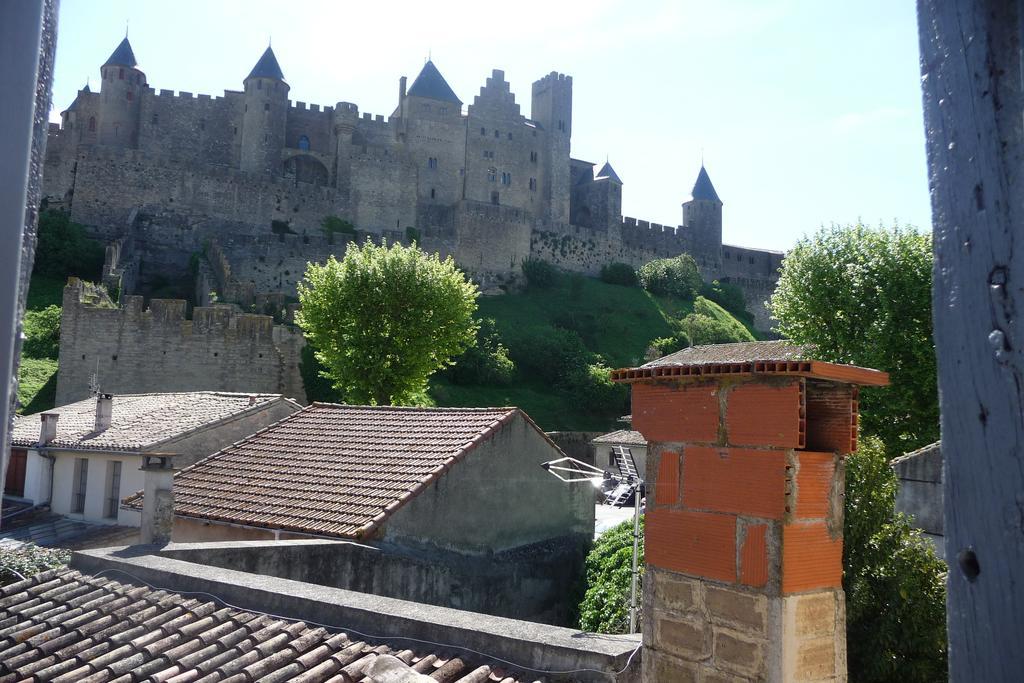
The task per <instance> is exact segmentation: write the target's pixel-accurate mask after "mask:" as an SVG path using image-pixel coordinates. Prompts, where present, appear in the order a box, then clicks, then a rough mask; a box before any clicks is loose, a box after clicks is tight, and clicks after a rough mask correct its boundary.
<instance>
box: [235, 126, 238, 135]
mask: <svg viewBox="0 0 1024 683" xmlns="http://www.w3.org/2000/svg"><path fill="white" fill-rule="evenodd" d="M234 135H238V126H235V132H234Z"/></svg>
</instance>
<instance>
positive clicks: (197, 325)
mask: <svg viewBox="0 0 1024 683" xmlns="http://www.w3.org/2000/svg"><path fill="white" fill-rule="evenodd" d="M63 306H64V308H63V313H62V316H61V333H60V366H59V369H58V372H57V405H64V404H67V403H72V402H74V401H78V400H81V399H84V398H88V397H89V395H90V388H91V384H92V382H93V377H94V376H95V377H96V379H97V381H98V384H99V387H100V389H101V390H102V391H105V392H110V393H114V394H118V393H146V392H161V391H201V390H207V389H208V390H226V389H228V388H235V389H237V390H239V391H251V392H263V393H281V394H284V395H285V396H288V397H290V398H294V399H295V400H297V401H299V402H302V403H305V401H306V395H305V392H304V390H303V385H302V377H301V375H300V372H299V363H300V361H301V354H302V347H303V346H304V344H305V340H304V338H303V336H302V333H301V332H300V331H299V330H297V329H295V328H293V327H289V326H284V325H275V324H274V320H273V318H271V317H270V316H267V315H253V314H247V313H240V312H238V311H237V310H236V309H235V308H234V307H232V306H227V305H221V306H212V307H199V306H197V307H195V308H194V309H193V310H192V317H191V319H186V302H185V301H183V300H174V299H153V300H151V301H150V303H149V308H148V309H143V301H142V297H141V296H132V295H126V296H123V297H122V299H121V305H120V306H117V305H114V304H113V303H111V302H110V300H109V299H107V298H106V296H105V295H104V294H103V293H102V292H101V291H98V290H95V289H94V288H93V287H91V286H90V285H87V284H86V283H83V282H82V281H80V280H78V279H77V278H70V279H69V281H68V284H67V286H66V287H65V289H64V301H63ZM241 378H244V381H243V380H242V379H241Z"/></svg>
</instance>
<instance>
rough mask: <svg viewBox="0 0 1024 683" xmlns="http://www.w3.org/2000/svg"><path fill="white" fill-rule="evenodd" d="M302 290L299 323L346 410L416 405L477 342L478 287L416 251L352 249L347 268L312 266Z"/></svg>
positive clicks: (446, 263) (447, 263)
mask: <svg viewBox="0 0 1024 683" xmlns="http://www.w3.org/2000/svg"><path fill="white" fill-rule="evenodd" d="M298 290H299V301H300V303H301V304H302V308H301V310H300V311H299V312H298V313H297V314H296V322H297V323H298V324H299V326H300V327H301V328H302V330H303V332H304V333H305V335H306V338H307V340H308V341H309V343H310V344H311V345H312V346H313V348H314V349H315V355H316V358H317V360H319V361H320V363H321V364H322V365H323V367H324V370H323V373H324V374H325V375H326V376H327V377H328V378H329V379H330V380H331V381H332V384H333V385H334V387H335V388H336V389H337V390H338V392H339V393H340V395H341V396H342V397H343V399H344V400H345V401H347V402H351V403H374V404H377V405H396V404H397V405H402V404H409V403H415V402H417V401H419V400H421V399H422V397H423V396H424V395H425V392H426V387H427V379H428V378H429V377H430V375H431V374H433V373H434V372H435V371H437V370H439V369H441V368H444V367H447V366H448V365H449V364H450V362H451V359H452V358H453V357H454V356H458V355H459V354H461V353H463V352H464V351H465V350H466V349H467V348H469V347H470V346H471V345H472V344H473V342H474V341H475V340H476V321H475V319H474V318H473V314H474V313H475V312H476V300H477V296H478V290H477V287H476V285H474V284H473V283H472V282H469V281H468V280H467V279H466V276H465V274H464V273H463V272H462V271H460V270H459V269H458V268H457V267H456V266H455V262H454V261H453V260H452V259H451V258H450V257H449V258H447V259H445V260H443V261H442V260H441V259H440V258H439V257H438V256H437V254H433V255H428V254H426V253H424V252H423V251H422V250H420V249H419V248H418V247H415V246H411V247H406V246H403V245H401V244H392V245H390V246H388V245H387V244H384V245H380V246H378V245H375V244H373V243H372V242H367V243H365V244H362V245H358V244H355V243H352V242H350V243H349V245H348V247H347V249H346V250H345V256H344V258H343V259H342V260H340V261H338V260H337V259H335V258H334V257H333V256H332V257H330V258H329V259H328V260H327V262H326V263H324V264H322V265H321V264H316V263H310V264H309V265H308V267H307V268H306V276H305V278H304V279H303V280H302V281H301V282H300V283H299V285H298Z"/></svg>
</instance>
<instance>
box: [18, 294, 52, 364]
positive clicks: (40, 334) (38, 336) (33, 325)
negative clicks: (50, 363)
mask: <svg viewBox="0 0 1024 683" xmlns="http://www.w3.org/2000/svg"><path fill="white" fill-rule="evenodd" d="M24 331H25V343H24V345H23V346H22V350H23V351H24V353H25V355H26V356H29V357H30V358H53V359H54V360H56V358H57V354H58V351H59V350H60V306H54V305H50V306H47V307H46V308H44V309H42V310H39V311H26V312H25V323H24Z"/></svg>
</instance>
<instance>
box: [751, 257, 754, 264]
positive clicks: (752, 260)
mask: <svg viewBox="0 0 1024 683" xmlns="http://www.w3.org/2000/svg"><path fill="white" fill-rule="evenodd" d="M750 265H754V257H753V256H751V257H750Z"/></svg>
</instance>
